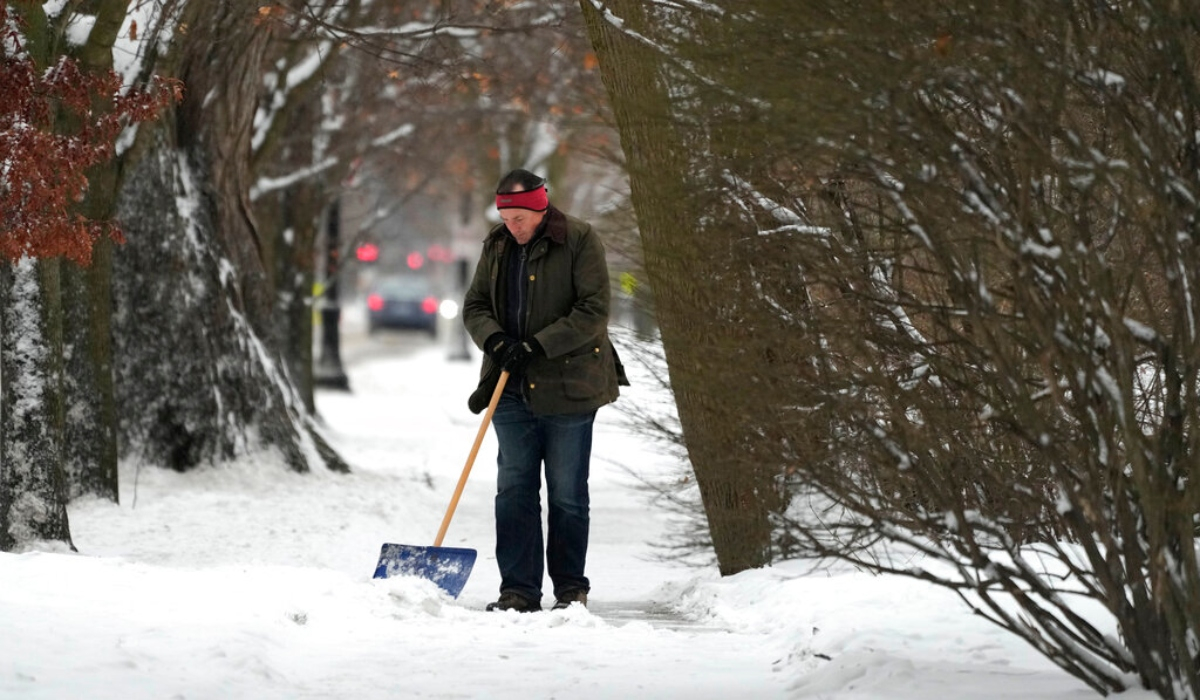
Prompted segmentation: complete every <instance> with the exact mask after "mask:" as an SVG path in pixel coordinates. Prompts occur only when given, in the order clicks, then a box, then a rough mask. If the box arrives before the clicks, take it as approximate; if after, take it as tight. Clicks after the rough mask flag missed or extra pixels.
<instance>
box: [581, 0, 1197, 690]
mask: <svg viewBox="0 0 1200 700" xmlns="http://www.w3.org/2000/svg"><path fill="white" fill-rule="evenodd" d="M582 4H583V7H584V11H585V14H586V15H588V16H589V17H590V19H591V21H592V24H591V25H590V26H591V28H592V36H593V41H595V42H596V43H597V51H598V54H599V55H600V59H601V64H602V66H604V64H605V62H606V60H607V61H608V62H609V64H610V70H611V71H612V72H613V74H614V75H613V79H612V81H611V82H608V83H607V87H608V88H609V90H610V92H612V93H613V106H614V110H616V111H617V116H618V123H619V125H620V126H621V135H622V139H623V145H624V147H625V150H626V153H627V155H628V157H629V162H630V173H631V179H632V181H633V192H634V204H635V206H636V208H637V212H638V216H639V223H640V224H641V226H642V234H643V238H644V239H646V248H647V256H648V257H647V263H648V267H649V269H650V271H651V275H652V276H653V275H654V270H655V260H654V258H653V257H652V256H653V254H654V251H653V246H654V245H655V241H654V240H653V237H654V236H659V235H665V236H668V237H670V236H672V235H674V236H679V235H681V234H680V232H679V229H680V228H681V227H680V226H679V224H678V223H674V224H673V223H671V219H672V217H674V221H675V222H687V226H688V227H689V228H691V227H692V222H694V221H696V220H697V218H696V217H697V215H698V214H704V215H706V216H708V217H709V218H710V219H711V220H712V221H713V222H715V223H717V224H719V227H720V229H721V231H722V232H725V233H726V234H727V232H728V231H731V230H741V231H744V232H745V233H744V234H743V235H740V236H733V237H723V238H722V237H718V238H717V240H718V241H721V242H722V243H723V245H722V246H721V248H720V253H721V254H722V256H723V259H724V260H725V261H726V264H727V265H728V269H727V270H725V271H724V274H722V271H719V270H718V271H713V270H712V268H711V267H709V266H706V265H705V264H704V261H699V264H698V261H694V260H692V259H689V258H687V257H685V256H684V255H683V254H682V253H681V252H679V251H671V252H672V255H671V256H668V258H667V259H666V260H662V261H659V262H658V265H659V276H658V277H657V278H656V279H655V280H654V281H655V288H656V291H657V292H658V296H659V301H660V304H659V313H660V321H661V322H662V324H663V340H664V346H665V348H666V351H667V359H668V364H669V366H670V367H671V379H672V384H673V386H675V388H676V393H677V396H678V398H679V402H680V416H681V419H682V420H683V433H684V438H685V440H686V441H687V443H688V447H689V454H690V455H691V456H692V458H693V461H694V460H695V459H696V453H695V450H694V447H695V445H696V444H697V443H696V442H695V440H696V439H697V435H696V433H695V432H694V431H695V430H696V428H697V427H701V426H703V427H709V426H705V425H704V424H703V423H700V422H695V421H696V417H695V416H694V415H693V414H690V413H689V412H688V411H687V410H686V408H685V406H686V405H687V404H688V402H691V401H693V400H694V392H698V391H701V390H708V391H711V392H713V396H714V402H716V403H722V402H724V403H728V404H729V405H738V401H739V399H738V397H737V395H736V394H735V392H739V391H740V392H742V393H743V394H752V395H753V397H754V399H753V401H752V402H747V403H749V404H750V405H749V407H748V408H747V411H749V412H748V413H747V415H749V416H751V421H749V422H746V423H743V425H742V427H741V428H739V429H738V430H739V432H740V433H741V434H742V435H743V438H744V439H745V440H746V441H748V442H750V443H752V444H754V445H755V447H756V448H757V449H756V451H755V454H756V455H758V456H759V458H760V459H762V460H764V461H765V462H766V466H767V467H769V469H770V470H771V471H772V472H773V473H774V474H776V475H777V476H778V477H779V480H780V482H779V483H780V485H781V487H782V488H785V490H786V496H785V502H786V503H787V510H786V512H784V513H781V514H780V515H781V516H782V517H780V518H778V519H776V520H775V521H774V522H775V528H774V531H773V533H772V535H771V542H772V547H773V548H774V552H773V555H774V556H778V555H779V554H781V553H783V552H789V551H790V552H792V553H797V552H800V553H810V554H814V555H820V556H832V557H838V558H842V559H846V560H849V561H852V562H854V563H856V564H859V565H862V566H864V567H867V568H869V569H872V570H876V571H886V572H891V573H897V574H903V575H910V576H916V577H919V578H922V579H925V580H928V581H930V582H931V583H934V584H937V585H942V586H946V587H949V588H952V589H954V590H956V591H958V592H959V593H960V594H961V595H962V597H963V598H964V600H965V601H967V602H968V603H969V604H970V605H972V606H974V607H975V609H976V610H978V611H979V612H980V613H981V614H983V615H985V616H987V617H988V618H989V619H991V620H993V621H994V622H996V623H997V624H999V625H1001V626H1002V627H1004V628H1006V629H1008V630H1010V631H1012V632H1013V633H1014V634H1017V635H1019V636H1021V637H1022V638H1024V639H1025V640H1027V641H1028V642H1029V643H1030V644H1031V645H1033V646H1034V647H1035V648H1037V649H1038V650H1039V651H1041V652H1042V653H1043V654H1045V655H1046V656H1047V657H1048V658H1050V659H1051V660H1053V661H1054V662H1055V663H1057V664H1058V665H1059V666H1061V667H1062V668H1063V669H1064V670H1066V671H1067V672H1069V673H1071V674H1072V675H1075V676H1077V677H1078V678H1080V679H1082V680H1083V681H1084V682H1086V683H1088V684H1089V685H1091V686H1092V687H1094V688H1095V689H1097V690H1098V691H1100V692H1104V693H1107V692H1115V691H1120V690H1122V689H1125V688H1126V687H1127V679H1128V677H1129V674H1131V673H1132V674H1137V676H1138V677H1139V679H1140V681H1141V683H1142V685H1144V686H1145V687H1147V688H1149V689H1152V690H1154V691H1155V692H1157V693H1159V694H1160V695H1162V696H1163V697H1167V698H1195V697H1198V696H1200V686H1197V678H1198V673H1197V670H1198V669H1197V652H1198V651H1200V649H1198V646H1197V643H1196V641H1195V640H1196V639H1200V595H1198V593H1197V591H1200V569H1198V568H1197V560H1196V550H1195V541H1194V532H1195V527H1196V523H1195V514H1196V512H1197V510H1198V509H1200V503H1198V502H1197V499H1198V495H1197V494H1200V491H1197V489H1196V487H1195V484H1194V480H1193V479H1192V478H1191V475H1190V467H1189V465H1190V463H1191V461H1193V459H1194V452H1195V445H1196V440H1197V434H1196V429H1195V425H1196V422H1197V420H1198V419H1200V403H1197V402H1196V401H1195V398H1196V397H1195V394H1196V391H1197V389H1198V388H1200V377H1198V376H1197V371H1198V368H1200V362H1198V361H1197V360H1198V359H1200V358H1198V357H1197V353H1200V346H1198V345H1197V343H1196V338H1195V335H1196V330H1195V327H1194V323H1193V319H1194V318H1195V316H1196V314H1197V311H1198V310H1200V309H1198V308H1197V304H1196V300H1195V296H1194V292H1193V290H1194V289H1195V288H1196V284H1197V282H1200V280H1197V279H1196V275H1197V274H1198V273H1197V270H1198V267H1197V262H1200V261H1198V260H1196V259H1195V258H1196V247H1195V245H1194V244H1193V241H1192V238H1193V236H1192V233H1193V232H1194V229H1195V216H1196V215H1195V201H1196V200H1195V198H1196V196H1197V195H1198V193H1200V174H1198V173H1200V170H1198V168H1197V165H1198V162H1197V155H1196V154H1197V152H1198V146H1197V136H1196V134H1197V133H1198V132H1197V130H1196V126H1197V119H1198V116H1197V115H1198V114H1200V90H1198V89H1197V84H1196V78H1195V76H1196V75H1197V70H1196V69H1197V66H1196V64H1195V58H1194V56H1195V55H1196V51H1197V48H1198V47H1197V44H1196V38H1195V36H1196V35H1195V27H1194V23H1195V22H1194V18H1195V17H1196V16H1197V9H1198V8H1197V7H1196V6H1195V3H1182V4H1180V3H1168V2H1154V1H1151V0H1147V1H1145V2H1122V3H1105V4H1101V5H1097V4H1095V3H1084V2H1063V3H1049V4H1045V3H1042V4H1037V3H1026V2H1017V1H1015V0H1014V1H1013V2H1000V3H993V4H992V5H989V6H988V7H986V8H981V7H978V6H973V7H971V8H969V9H968V8H957V7H948V6H937V7H932V6H931V7H912V6H905V7H904V8H903V9H902V10H901V9H898V8H895V7H893V6H890V5H886V4H885V5H883V6H880V5H878V4H877V3H859V2H852V1H851V2H837V3H832V2H831V3H801V4H796V3H788V2H778V1H776V0H749V1H747V2H737V3H733V2H708V3H673V4H663V5H661V6H659V7H658V10H657V11H656V13H655V14H653V15H652V16H651V17H649V18H648V19H647V18H645V17H643V16H640V15H639V9H638V7H637V5H638V4H637V3H621V2H605V3H599V2H594V3H593V2H590V1H588V0H585V1H584V2H583V3H582ZM606 33H607V35H606ZM614 34H620V35H622V38H620V39H613V38H612V36H613V35H614ZM606 42H607V43H606ZM748 46H752V47H755V50H753V51H745V50H743V48H744V47H748ZM602 49H607V50H609V51H613V52H614V53H613V54H610V55H606V54H605V53H604V51H602ZM735 54H736V56H737V59H736V60H734V59H733V56H734V55H735ZM622 71H630V72H632V71H638V73H636V74H638V75H641V76H642V77H643V80H644V81H645V82H646V83H647V84H651V85H657V86H658V88H659V89H658V90H656V91H649V92H646V91H644V90H643V91H642V92H637V91H636V88H637V85H636V84H632V83H633V81H630V80H628V79H622V78H621V76H620V73H621V72H622ZM608 75H609V74H608V72H606V78H608ZM667 75H669V76H671V77H672V80H671V81H667V80H665V79H664V77H663V76H667ZM634 96H637V97H638V98H639V99H631V98H633V97H634ZM622 109H626V110H628V113H627V114H625V115H624V117H622V114H621V110H622ZM656 119H657V120H658V121H656ZM735 126H736V130H735V128H734V127H735ZM672 134H681V135H677V136H675V137H674V138H670V136H671V135H672ZM651 135H655V136H658V137H659V138H658V139H657V140H656V139H652V138H649V136H651ZM700 147H702V148H700ZM648 154H649V155H648ZM654 178H657V179H659V180H662V179H669V180H671V181H672V182H676V181H681V180H686V181H685V182H682V183H681V184H680V185H679V187H682V188H683V190H682V191H680V192H677V193H672V194H675V196H674V197H667V196H665V195H666V191H665V190H664V189H663V186H662V185H661V184H656V183H654V182H646V180H653V179H654ZM639 180H641V182H639ZM639 191H641V193H642V195H641V199H640V201H639ZM697 197H699V198H701V199H707V200H712V201H717V202H722V203H724V206H718V205H716V204H714V205H711V206H710V207H708V208H702V207H697V206H696V205H695V204H694V202H695V201H696V200H697ZM721 211H724V212H726V214H727V217H726V218H721V217H719V216H716V215H715V214H714V212H721ZM706 223H707V222H706ZM703 231H704V233H705V234H710V231H709V228H708V226H705V227H704V229H703ZM664 232H665V233H664ZM704 238H705V240H704V241H697V243H696V245H697V246H704V245H711V242H710V241H709V238H708V236H707V235H706V236H705V237H704ZM659 250H662V249H661V248H660V249H659ZM716 252H717V250H716V249H709V254H710V255H712V254H715V253H716ZM672 265H674V266H675V267H671V266H672ZM698 280H703V281H705V282H708V281H710V280H711V281H718V282H721V283H723V287H722V288H723V290H724V291H725V292H726V293H727V294H729V295H732V296H735V297H737V298H738V299H739V300H740V301H741V304H738V305H736V306H735V308H737V309H738V312H739V313H740V314H745V317H746V318H750V319H756V318H759V317H758V316H757V315H756V314H755V313H754V311H753V309H758V310H766V313H767V316H765V317H763V318H764V321H763V322H761V323H758V322H755V321H753V320H752V322H751V323H752V326H753V328H754V332H753V335H752V336H751V337H743V336H741V335H738V334H730V333H729V331H728V329H729V325H728V324H729V323H731V322H732V321H734V320H735V318H736V317H732V316H720V315H716V316H712V315H709V316H705V315H703V314H694V313H693V314H690V315H686V314H687V311H686V310H685V309H682V308H681V307H679V306H672V305H671V304H670V301H669V299H668V300H667V301H664V295H665V294H666V295H669V294H670V293H671V290H670V289H667V288H666V285H672V284H674V285H676V286H678V287H683V288H687V286H688V285H689V284H693V285H694V284H697V281H698ZM676 314H684V316H682V317H683V318H687V319H688V320H689V322H691V323H694V324H697V325H698V326H699V328H698V329H696V330H693V331H692V335H691V337H690V338H687V339H686V340H685V341H684V342H682V343H680V340H681V338H680V337H679V336H675V337H673V336H672V335H671V333H670V331H669V329H670V325H671V323H672V321H671V320H670V318H669V317H670V316H673V315H676ZM771 317H773V319H774V329H772V328H771V327H770V323H768V322H767V321H766V320H765V319H766V318H771ZM730 342H732V344H733V345H734V346H738V347H740V348H741V351H740V352H731V351H730V350H729V349H728V347H727V345H728V344H729V343H730ZM697 344H699V345H701V346H703V347H706V348H707V349H708V353H709V357H710V358H714V359H716V358H720V359H721V362H720V363H719V364H718V365H715V366H710V367H709V368H708V369H709V371H707V372H704V373H701V374H699V375H695V376H693V377H692V378H690V379H686V377H687V376H688V375H687V374H686V372H687V371H688V368H689V367H703V366H704V365H703V363H702V360H697V359H695V358H694V356H692V355H689V354H688V353H687V351H686V350H681V346H682V347H683V348H687V347H689V346H693V345H697ZM738 360H741V361H738ZM680 365H683V367H682V368H681V367H680ZM688 381H691V382H695V386H698V387H703V389H695V388H691V387H692V386H693V385H690V384H686V382H688ZM743 405H744V404H743ZM756 408H757V409H758V410H755V409H756ZM734 444H737V443H736V442H735V443H734ZM710 449H716V448H710ZM696 473H697V480H698V481H703V479H704V475H703V474H702V468H701V467H700V466H699V465H697V467H696ZM702 488H703V487H702ZM741 505H742V507H746V508H763V504H762V503H761V502H760V503H753V502H747V503H745V504H741ZM706 506H707V501H706ZM768 510H770V509H769V508H768ZM708 515H709V521H710V524H711V523H712V520H713V513H712V512H711V511H709V513H708ZM715 534H716V533H715V532H714V545H716V546H717V547H718V556H720V546H719V545H718V544H717V538H716V536H715ZM757 544H758V541H757V540H755V541H753V546H757ZM1087 603H1092V604H1099V605H1100V606H1102V607H1103V608H1104V609H1106V610H1107V611H1108V613H1109V616H1110V617H1109V619H1108V620H1104V621H1097V620H1096V619H1095V618H1094V617H1093V616H1085V615H1083V614H1081V612H1080V611H1081V609H1082V606H1083V605H1085V604H1087Z"/></svg>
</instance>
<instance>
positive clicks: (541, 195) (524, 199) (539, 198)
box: [496, 185, 550, 211]
mask: <svg viewBox="0 0 1200 700" xmlns="http://www.w3.org/2000/svg"><path fill="white" fill-rule="evenodd" d="M548 206H550V200H549V199H548V198H547V197H546V186H545V185H539V186H538V187H537V188H536V189H532V190H526V191H525V192H506V193H505V194H498V195H496V208H497V209H532V210H533V211H545V209H546V207H548Z"/></svg>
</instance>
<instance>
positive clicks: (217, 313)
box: [113, 141, 345, 471]
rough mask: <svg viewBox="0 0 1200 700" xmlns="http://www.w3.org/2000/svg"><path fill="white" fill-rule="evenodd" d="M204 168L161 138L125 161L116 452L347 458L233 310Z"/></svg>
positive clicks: (180, 461)
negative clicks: (315, 427)
mask: <svg viewBox="0 0 1200 700" xmlns="http://www.w3.org/2000/svg"><path fill="white" fill-rule="evenodd" d="M203 180H204V170H203V169H201V168H198V167H196V166H194V165H192V164H191V163H190V162H189V159H188V157H187V156H186V155H184V154H183V153H180V152H179V151H177V150H175V149H172V148H170V147H169V146H168V145H167V144H165V142H163V141H160V142H159V144H158V145H157V148H156V149H155V151H154V152H153V154H152V155H150V156H149V157H147V158H145V159H144V160H143V161H142V162H141V163H139V165H138V166H137V167H136V168H135V170H134V172H133V173H131V175H130V177H129V179H128V180H127V182H126V186H125V188H124V190H123V193H122V197H121V203H120V212H121V219H122V221H123V222H125V226H126V231H127V235H128V243H127V244H126V245H125V246H122V247H121V248H120V249H119V250H118V251H117V254H116V256H115V270H116V272H115V275H114V285H113V287H114V297H115V306H116V310H117V311H116V317H115V320H114V325H115V327H116V333H115V338H116V352H115V353H114V354H115V357H116V365H117V366H116V373H117V377H118V381H117V404H118V407H119V414H120V415H121V424H120V431H121V436H122V440H121V442H122V445H123V446H124V450H125V452H126V454H131V455H136V456H138V457H139V458H141V459H143V460H145V461H146V462H148V463H150V464H155V465H162V466H167V467H170V468H172V469H177V470H187V469H190V468H192V467H195V466H197V465H200V464H204V463H212V462H218V461H222V460H227V459H232V458H234V457H237V456H239V455H243V454H246V453H248V452H251V451H254V450H256V449H259V448H260V446H268V447H271V448H274V449H276V450H278V451H279V452H280V453H281V455H282V457H283V459H284V461H285V462H286V463H287V464H288V465H289V466H290V467H291V468H292V469H295V470H297V471H307V470H308V469H310V468H312V467H313V466H319V465H322V464H327V466H330V467H331V468H335V469H340V470H344V469H345V466H344V465H343V464H342V463H341V462H340V460H338V459H337V458H336V456H334V455H333V454H332V453H331V452H330V451H329V450H328V448H327V447H326V446H325V445H324V444H323V443H322V442H321V441H320V438H319V436H316V435H315V434H314V433H312V432H311V431H310V426H309V425H308V419H307V418H306V412H305V409H304V405H303V401H302V400H301V399H300V397H299V395H298V393H297V392H296V390H295V388H294V387H293V385H292V383H291V380H290V378H289V376H288V374H287V372H286V371H285V369H284V368H283V367H282V365H281V364H280V363H279V362H278V354H277V353H275V352H273V351H272V350H270V349H269V348H268V346H267V345H266V344H265V343H264V342H263V340H262V339H261V338H260V337H259V336H258V335H257V334H256V333H255V331H254V329H253V328H252V327H251V324H250V323H249V321H248V319H247V316H246V314H245V313H244V312H243V311H242V309H241V308H240V307H241V304H242V298H243V296H242V294H241V293H240V292H241V290H240V288H239V287H238V285H237V284H236V277H237V275H236V273H235V270H234V268H233V266H232V265H231V263H230V260H229V259H228V257H226V256H225V255H224V254H223V251H222V249H221V246H220V244H219V242H218V241H217V240H216V235H215V233H214V221H215V218H216V217H215V216H214V214H213V212H212V207H213V202H212V200H211V199H206V198H205V197H204V196H203V195H202V191H201V189H200V186H199V183H200V182H202V181H203Z"/></svg>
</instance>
